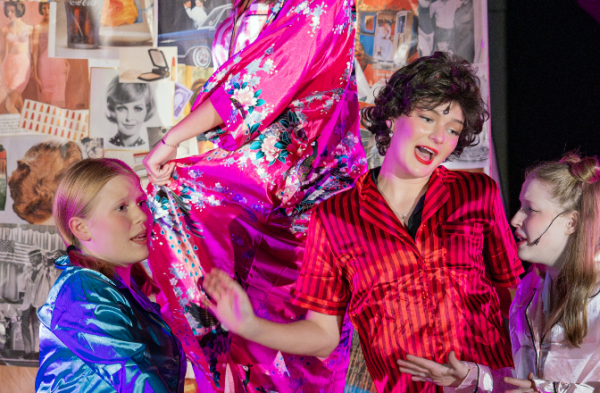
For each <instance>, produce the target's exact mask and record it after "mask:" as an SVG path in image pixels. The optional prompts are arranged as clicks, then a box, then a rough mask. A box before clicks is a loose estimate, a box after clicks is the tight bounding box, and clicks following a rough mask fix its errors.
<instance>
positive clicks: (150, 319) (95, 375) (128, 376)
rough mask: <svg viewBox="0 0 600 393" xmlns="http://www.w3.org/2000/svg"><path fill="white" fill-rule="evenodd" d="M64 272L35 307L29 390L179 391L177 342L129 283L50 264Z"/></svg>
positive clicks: (63, 262)
mask: <svg viewBox="0 0 600 393" xmlns="http://www.w3.org/2000/svg"><path fill="white" fill-rule="evenodd" d="M55 265H56V267H58V268H59V269H62V270H63V272H62V274H61V275H60V277H59V278H58V279H57V280H56V282H55V283H54V286H53V287H52V289H51V290H50V293H49V294H48V299H47V301H46V304H45V305H44V306H42V307H41V308H40V309H39V310H38V317H39V319H40V369H39V371H38V374H37V378H36V381H35V389H36V392H78V393H84V392H94V393H104V392H115V391H116V392H127V393H129V392H168V393H171V392H173V393H175V392H177V393H182V392H183V386H184V380H185V369H186V360H185V354H184V353H183V350H182V348H181V344H180V343H179V340H178V339H177V338H176V337H175V335H174V334H173V333H172V332H171V329H170V328H169V326H167V324H166V323H165V321H164V320H163V319H162V317H161V316H160V312H159V308H158V305H156V304H155V303H152V302H151V301H150V300H149V299H148V298H147V297H146V296H145V295H144V294H142V293H141V291H140V290H139V289H138V288H137V286H136V285H135V283H133V282H132V283H131V286H132V290H130V289H129V288H128V287H127V286H126V285H125V284H124V283H123V282H122V281H121V279H120V278H119V277H118V276H115V278H114V279H109V278H108V277H106V276H105V275H103V274H101V273H99V272H97V271H94V270H90V269H85V268H81V267H78V266H74V265H72V264H71V263H70V261H69V258H68V257H66V256H64V257H61V258H59V259H57V260H56V262H55Z"/></svg>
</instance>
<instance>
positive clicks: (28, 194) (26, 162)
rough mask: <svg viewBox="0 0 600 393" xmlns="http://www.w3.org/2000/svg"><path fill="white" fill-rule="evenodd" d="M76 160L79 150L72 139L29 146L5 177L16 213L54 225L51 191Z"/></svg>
mask: <svg viewBox="0 0 600 393" xmlns="http://www.w3.org/2000/svg"><path fill="white" fill-rule="evenodd" d="M78 161H81V149H80V148H79V146H78V145H77V143H75V142H67V143H65V144H61V143H60V142H55V141H48V142H40V143H38V144H36V145H34V146H32V147H31V148H29V150H27V152H26V153H25V155H24V156H23V158H21V159H20V160H18V161H17V169H15V170H14V171H13V172H12V174H11V175H10V178H9V179H8V187H9V188H10V196H11V198H12V199H13V201H14V204H13V211H14V212H15V213H16V214H17V216H19V217H20V218H22V219H23V220H25V221H27V222H28V223H29V224H38V225H54V220H53V219H52V201H53V200H54V192H55V191H56V187H58V183H60V181H61V179H62V177H63V176H64V174H65V173H66V172H67V170H68V169H69V168H70V167H71V165H73V164H74V163H76V162H78Z"/></svg>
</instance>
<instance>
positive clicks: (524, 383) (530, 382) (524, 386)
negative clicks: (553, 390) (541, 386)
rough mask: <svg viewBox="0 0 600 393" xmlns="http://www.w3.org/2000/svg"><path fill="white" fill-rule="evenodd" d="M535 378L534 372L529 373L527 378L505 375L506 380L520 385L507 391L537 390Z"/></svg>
mask: <svg viewBox="0 0 600 393" xmlns="http://www.w3.org/2000/svg"><path fill="white" fill-rule="evenodd" d="M534 380H535V375H533V373H529V375H528V376H527V379H519V378H511V377H504V382H506V383H509V384H511V385H515V386H517V387H518V389H512V390H507V391H506V393H522V392H523V393H524V392H537V391H538V390H537V389H536V386H535V381H534Z"/></svg>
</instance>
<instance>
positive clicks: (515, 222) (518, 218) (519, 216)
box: [510, 210, 523, 228]
mask: <svg viewBox="0 0 600 393" xmlns="http://www.w3.org/2000/svg"><path fill="white" fill-rule="evenodd" d="M521 224H523V213H521V210H519V211H518V212H517V213H516V214H515V215H514V216H513V218H512V219H511V220H510V225H512V226H513V227H515V228H519V227H520V226H521Z"/></svg>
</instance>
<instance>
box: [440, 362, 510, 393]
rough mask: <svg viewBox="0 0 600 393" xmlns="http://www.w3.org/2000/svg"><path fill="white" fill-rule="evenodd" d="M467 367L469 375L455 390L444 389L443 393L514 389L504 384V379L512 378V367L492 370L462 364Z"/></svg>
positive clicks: (479, 392) (468, 363)
mask: <svg viewBox="0 0 600 393" xmlns="http://www.w3.org/2000/svg"><path fill="white" fill-rule="evenodd" d="M462 363H464V364H465V365H467V367H469V373H468V374H467V376H466V377H465V379H464V380H463V381H462V383H461V384H460V386H458V387H456V388H451V387H444V393H474V392H478V393H492V392H504V391H506V390H511V389H515V386H514V385H510V384H507V383H505V382H504V377H513V376H514V375H513V374H514V369H513V368H512V367H506V368H501V369H499V370H492V369H491V368H490V367H487V366H484V365H482V364H476V363H471V362H462Z"/></svg>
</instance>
